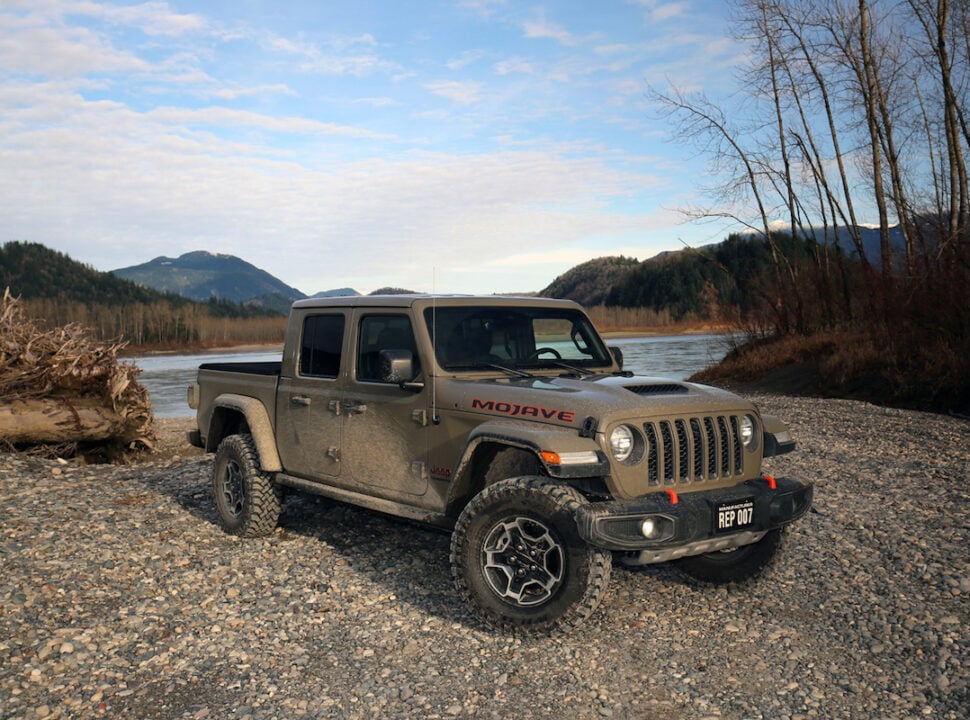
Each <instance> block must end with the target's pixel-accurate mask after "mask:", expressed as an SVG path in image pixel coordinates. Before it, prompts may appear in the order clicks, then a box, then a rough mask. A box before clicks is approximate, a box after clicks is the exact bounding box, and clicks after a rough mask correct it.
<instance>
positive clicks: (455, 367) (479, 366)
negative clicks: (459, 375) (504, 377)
mask: <svg viewBox="0 0 970 720" xmlns="http://www.w3.org/2000/svg"><path fill="white" fill-rule="evenodd" d="M486 368H490V369H493V370H501V371H502V372H504V373H507V374H508V375H515V376H516V377H521V378H530V379H531V378H534V377H535V375H533V374H532V373H528V372H526V371H525V370H519V369H518V368H510V367H506V366H505V365H498V364H496V363H472V364H468V365H448V366H447V367H446V368H445V369H446V370H484V369H486Z"/></svg>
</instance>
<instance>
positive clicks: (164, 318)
mask: <svg viewBox="0 0 970 720" xmlns="http://www.w3.org/2000/svg"><path fill="white" fill-rule="evenodd" d="M0 288H9V289H10V292H11V294H12V295H14V296H15V297H20V298H21V299H22V307H23V310H24V312H25V313H26V314H27V315H28V316H29V317H31V318H32V319H34V320H36V321H38V322H42V323H45V324H47V325H49V326H63V325H66V324H68V323H79V324H80V325H83V326H84V327H87V328H90V329H91V330H92V331H93V333H94V334H95V335H96V337H98V338H99V339H122V340H125V341H127V342H129V343H132V344H134V345H150V344H151V345H154V344H162V345H182V344H193V343H197V344H203V345H204V344H217V343H221V342H276V341H279V340H281V339H282V336H283V329H284V327H285V322H286V321H285V318H284V317H283V316H281V315H280V314H279V313H278V312H276V311H272V310H265V309H262V308H259V307H251V306H243V305H239V304H236V303H232V302H228V301H224V300H210V301H209V302H205V303H200V302H194V301H192V300H189V299H187V298H184V297H181V296H179V295H175V294H172V293H160V292H158V291H155V290H151V289H148V288H145V287H141V286H140V285H136V284H135V283H133V282H131V281H130V280H125V279H122V278H118V277H115V276H114V275H112V274H111V273H108V272H101V271H98V270H95V269H93V268H91V267H90V266H87V265H84V264H82V263H79V262H77V261H76V260H73V259H71V258H70V257H69V256H67V255H65V254H63V253H60V252H57V251H55V250H51V249H50V248H47V247H45V246H44V245H41V244H39V243H22V242H8V243H6V244H4V245H3V246H0Z"/></svg>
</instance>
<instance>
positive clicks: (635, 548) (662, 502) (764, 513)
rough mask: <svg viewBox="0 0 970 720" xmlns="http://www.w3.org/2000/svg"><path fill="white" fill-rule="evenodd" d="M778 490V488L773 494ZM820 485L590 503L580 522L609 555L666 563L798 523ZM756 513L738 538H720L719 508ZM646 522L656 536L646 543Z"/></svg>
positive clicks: (778, 482)
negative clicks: (615, 553) (632, 555)
mask: <svg viewBox="0 0 970 720" xmlns="http://www.w3.org/2000/svg"><path fill="white" fill-rule="evenodd" d="M772 484H774V486H775V487H774V488H772ZM813 493H814V485H813V484H812V483H810V482H806V481H802V480H797V479H794V478H773V479H770V480H769V479H766V478H758V479H755V480H748V481H747V482H743V483H741V484H739V485H735V486H734V487H730V488H720V489H717V490H700V491H696V492H684V493H681V494H679V495H675V494H673V493H669V492H656V493H651V494H650V495H644V496H643V497H638V498H633V499H631V500H615V501H610V502H602V503H590V504H588V505H585V506H583V507H582V509H581V510H580V511H579V513H578V516H577V522H578V525H579V533H580V535H581V536H582V537H583V539H584V540H586V542H588V543H589V544H591V545H594V546H596V547H599V548H603V549H604V550H618V551H628V552H634V553H636V552H639V553H640V556H641V558H642V559H641V562H642V563H644V562H663V561H665V560H670V559H674V558H677V557H685V556H687V555H696V554H698V553H701V552H711V551H713V550H717V549H725V548H730V547H738V546H740V545H746V544H749V543H752V542H756V541H757V540H759V539H761V537H763V536H764V534H765V533H766V532H768V531H769V530H774V529H775V528H779V527H782V526H783V525H787V524H788V523H790V522H794V521H795V520H797V519H798V518H800V517H801V516H802V515H804V514H805V513H807V512H808V510H809V508H810V507H811V506H812V496H813ZM732 504H740V505H745V506H746V507H749V508H751V509H753V520H752V522H750V523H749V524H745V525H744V526H743V527H740V528H738V529H737V531H735V532H720V531H719V529H718V528H717V527H716V525H717V523H718V519H719V518H718V512H717V508H719V507H720V508H724V507H726V506H730V505H732ZM645 520H649V521H651V524H652V525H653V527H654V532H653V534H652V536H651V537H645V536H644V534H643V531H642V528H643V523H644V521H645Z"/></svg>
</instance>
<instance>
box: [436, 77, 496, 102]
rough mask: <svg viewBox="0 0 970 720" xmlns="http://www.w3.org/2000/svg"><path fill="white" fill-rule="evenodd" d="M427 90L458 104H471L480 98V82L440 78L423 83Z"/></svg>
mask: <svg viewBox="0 0 970 720" xmlns="http://www.w3.org/2000/svg"><path fill="white" fill-rule="evenodd" d="M425 88H426V89H427V90H428V92H430V93H432V94H434V95H437V96H439V97H443V98H447V99H448V100H451V101H452V102H454V103H458V104H459V105H472V104H474V103H476V102H478V101H479V100H480V95H481V89H482V86H481V83H477V82H459V81H457V80H440V81H438V82H432V83H428V84H427V85H425Z"/></svg>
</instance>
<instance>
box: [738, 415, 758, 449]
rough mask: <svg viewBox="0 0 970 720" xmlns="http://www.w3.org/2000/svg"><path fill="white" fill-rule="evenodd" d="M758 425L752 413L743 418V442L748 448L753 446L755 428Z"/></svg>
mask: <svg viewBox="0 0 970 720" xmlns="http://www.w3.org/2000/svg"><path fill="white" fill-rule="evenodd" d="M755 427H757V425H756V424H755V421H754V418H753V417H751V416H750V415H745V416H744V417H742V418H741V444H742V445H744V446H745V447H746V448H750V447H752V445H753V444H754V429H755Z"/></svg>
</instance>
